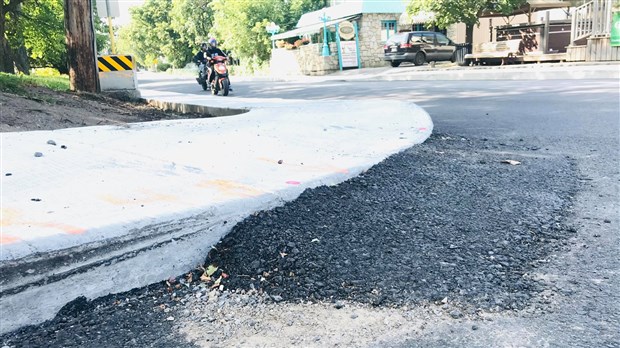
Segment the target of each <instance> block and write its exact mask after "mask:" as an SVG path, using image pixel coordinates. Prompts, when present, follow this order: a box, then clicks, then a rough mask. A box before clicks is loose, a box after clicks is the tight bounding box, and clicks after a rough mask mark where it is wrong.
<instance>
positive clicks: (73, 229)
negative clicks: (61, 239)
mask: <svg viewBox="0 0 620 348" xmlns="http://www.w3.org/2000/svg"><path fill="white" fill-rule="evenodd" d="M34 226H40V227H46V228H55V229H58V230H61V231H62V232H64V233H67V234H82V233H84V232H86V229H85V228H82V227H77V226H73V225H67V224H63V223H57V222H45V223H38V224H34Z"/></svg>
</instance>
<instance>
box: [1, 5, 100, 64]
mask: <svg viewBox="0 0 620 348" xmlns="http://www.w3.org/2000/svg"><path fill="white" fill-rule="evenodd" d="M0 4H1V6H0V10H1V11H0V47H2V51H1V52H2V54H1V55H0V70H1V71H3V72H9V73H13V72H14V66H15V67H17V70H18V71H20V72H22V73H24V74H28V73H29V69H30V67H53V68H55V69H57V70H59V71H60V72H61V73H67V71H68V70H67V48H66V44H65V27H64V2H63V0H2V2H0ZM95 28H96V29H97V30H98V31H101V32H105V31H106V30H107V27H106V26H105V25H103V24H102V23H101V22H100V21H99V20H98V19H97V20H96V21H95ZM107 42H108V37H107V34H99V35H97V46H98V47H99V48H103V47H104V46H105V45H107Z"/></svg>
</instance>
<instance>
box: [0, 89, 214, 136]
mask: <svg viewBox="0 0 620 348" xmlns="http://www.w3.org/2000/svg"><path fill="white" fill-rule="evenodd" d="M209 116H210V115H206V114H199V113H187V114H179V113H173V112H167V111H162V110H159V109H157V108H155V107H152V106H150V105H148V104H147V103H146V102H144V101H130V100H120V99H117V98H112V97H110V96H106V95H102V94H89V93H66V92H56V91H52V90H49V89H47V88H42V87H26V93H24V95H16V94H11V93H5V92H0V132H20V131H33V130H54V129H62V128H73V127H86V126H101V125H115V124H124V123H135V122H148V121H157V120H171V119H186V118H202V117H209Z"/></svg>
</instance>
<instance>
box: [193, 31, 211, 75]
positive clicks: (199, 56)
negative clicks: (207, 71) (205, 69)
mask: <svg viewBox="0 0 620 348" xmlns="http://www.w3.org/2000/svg"><path fill="white" fill-rule="evenodd" d="M208 48H209V46H208V45H207V43H206V42H203V43H202V44H201V45H200V50H199V51H198V53H196V55H195V56H194V63H196V65H198V66H199V67H200V65H201V64H204V65H206V64H207V63H208V59H207V57H206V52H207V49H208ZM201 74H202V69H200V71H199V72H198V77H197V78H196V81H198V84H199V85H200V84H202V83H201V82H200V77H201Z"/></svg>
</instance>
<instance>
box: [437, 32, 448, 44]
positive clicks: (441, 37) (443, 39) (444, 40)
mask: <svg viewBox="0 0 620 348" xmlns="http://www.w3.org/2000/svg"><path fill="white" fill-rule="evenodd" d="M435 37H436V38H437V43H438V44H439V45H442V46H445V45H449V44H450V40H449V39H448V38H447V37H445V36H444V35H443V34H439V33H437V34H435Z"/></svg>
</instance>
